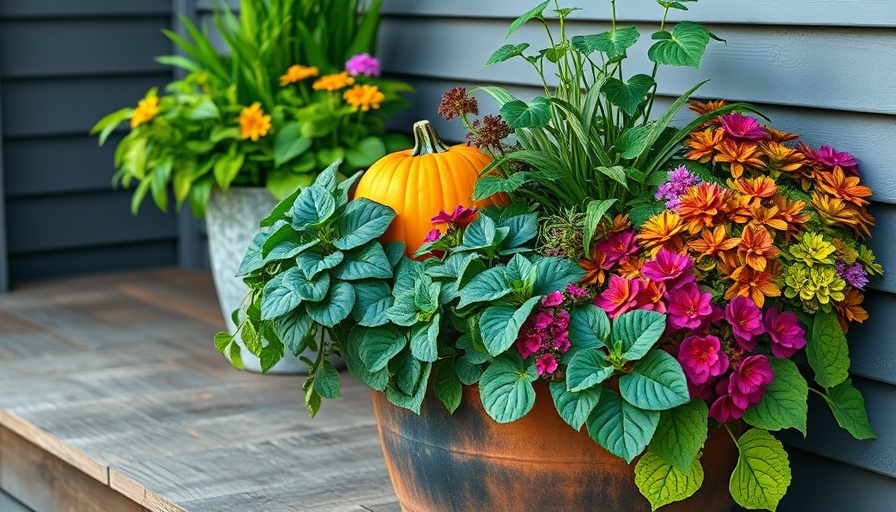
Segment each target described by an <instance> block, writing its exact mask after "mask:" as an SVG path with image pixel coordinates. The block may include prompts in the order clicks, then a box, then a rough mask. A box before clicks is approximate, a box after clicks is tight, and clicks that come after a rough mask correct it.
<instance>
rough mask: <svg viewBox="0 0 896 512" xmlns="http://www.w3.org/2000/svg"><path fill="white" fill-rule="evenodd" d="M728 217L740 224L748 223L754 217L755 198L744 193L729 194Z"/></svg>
mask: <svg viewBox="0 0 896 512" xmlns="http://www.w3.org/2000/svg"><path fill="white" fill-rule="evenodd" d="M726 207H727V208H728V218H730V219H731V220H733V221H734V222H736V223H738V224H746V223H747V222H750V220H751V219H752V218H753V199H752V198H751V197H750V196H745V195H743V194H731V195H729V196H728V204H727V205H726Z"/></svg>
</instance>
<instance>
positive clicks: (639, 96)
mask: <svg viewBox="0 0 896 512" xmlns="http://www.w3.org/2000/svg"><path fill="white" fill-rule="evenodd" d="M654 85H656V82H654V81H653V78H651V76H650V75H635V76H633V77H631V78H629V80H628V82H623V81H622V80H619V79H618V78H613V77H610V78H608V79H607V81H606V82H605V83H604V85H603V87H601V90H602V91H603V93H604V94H606V95H607V99H608V100H610V103H612V104H613V105H616V106H617V107H619V108H621V109H622V111H623V112H625V113H626V114H628V115H630V116H633V115H635V113H636V112H637V111H638V105H640V104H641V102H642V101H644V96H645V95H646V94H647V92H648V91H650V88H651V87H653V86H654Z"/></svg>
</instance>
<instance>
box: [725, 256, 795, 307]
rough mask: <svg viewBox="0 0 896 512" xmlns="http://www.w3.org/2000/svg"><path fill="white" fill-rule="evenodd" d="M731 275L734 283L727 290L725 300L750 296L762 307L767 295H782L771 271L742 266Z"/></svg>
mask: <svg viewBox="0 0 896 512" xmlns="http://www.w3.org/2000/svg"><path fill="white" fill-rule="evenodd" d="M730 277H731V279H733V280H734V284H732V285H731V287H730V288H728V291H726V292H725V300H731V299H733V298H734V297H737V296H738V295H741V296H743V297H749V298H750V299H751V300H752V301H753V302H754V303H756V305H757V306H759V307H760V308H761V307H762V306H763V305H764V304H765V298H766V297H780V296H781V289H780V288H778V285H776V284H775V283H774V282H772V279H773V276H772V274H771V273H769V272H761V271H758V270H754V269H752V268H750V267H748V266H742V267H738V268H737V269H735V270H734V272H732V273H731V276H730Z"/></svg>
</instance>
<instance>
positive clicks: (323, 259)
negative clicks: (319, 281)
mask: <svg viewBox="0 0 896 512" xmlns="http://www.w3.org/2000/svg"><path fill="white" fill-rule="evenodd" d="M344 258H345V254H343V253H342V252H341V251H336V252H334V253H332V254H327V255H323V254H320V253H316V252H313V251H306V252H303V253H301V254H299V255H297V256H296V257H295V259H296V266H297V267H298V268H299V269H300V270H301V271H302V274H304V275H305V278H306V279H314V276H316V275H317V274H319V273H321V272H323V271H324V270H329V269H331V268H333V267H335V266H336V265H339V264H340V263H342V260H343V259H344ZM337 277H339V276H337Z"/></svg>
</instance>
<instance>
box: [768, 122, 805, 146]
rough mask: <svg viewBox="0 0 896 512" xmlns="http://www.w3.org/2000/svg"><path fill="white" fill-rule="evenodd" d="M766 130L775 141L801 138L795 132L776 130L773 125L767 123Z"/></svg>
mask: <svg viewBox="0 0 896 512" xmlns="http://www.w3.org/2000/svg"><path fill="white" fill-rule="evenodd" d="M765 130H766V131H767V132H768V134H769V135H770V136H771V137H772V140H773V141H775V142H787V141H789V140H796V139H798V138H800V136H799V135H796V134H793V133H787V132H782V131H779V130H775V129H774V128H772V127H771V126H768V125H766V126H765Z"/></svg>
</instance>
